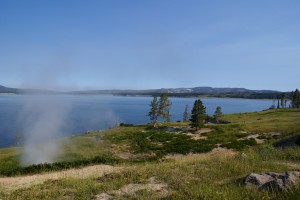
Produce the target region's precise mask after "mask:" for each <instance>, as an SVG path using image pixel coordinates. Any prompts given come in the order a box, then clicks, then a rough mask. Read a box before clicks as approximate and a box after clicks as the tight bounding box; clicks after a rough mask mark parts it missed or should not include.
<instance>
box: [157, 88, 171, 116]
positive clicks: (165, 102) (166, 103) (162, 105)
mask: <svg viewBox="0 0 300 200" xmlns="http://www.w3.org/2000/svg"><path fill="white" fill-rule="evenodd" d="M171 105H172V103H171V101H170V100H169V99H168V93H161V94H160V99H159V109H158V115H159V116H161V118H163V119H164V121H165V122H170V121H171V115H170V106H171Z"/></svg>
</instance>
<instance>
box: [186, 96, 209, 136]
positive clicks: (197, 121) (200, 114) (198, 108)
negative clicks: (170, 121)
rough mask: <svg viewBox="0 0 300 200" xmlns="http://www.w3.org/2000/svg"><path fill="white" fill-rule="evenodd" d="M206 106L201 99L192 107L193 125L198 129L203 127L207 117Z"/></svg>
mask: <svg viewBox="0 0 300 200" xmlns="http://www.w3.org/2000/svg"><path fill="white" fill-rule="evenodd" d="M205 109H206V108H205V107H204V106H203V104H202V101H201V100H200V99H198V100H196V101H195V103H194V107H193V109H192V116H191V119H190V121H191V124H190V125H191V127H192V128H195V129H196V131H197V130H199V129H200V128H201V127H203V125H204V123H205V118H206V111H205Z"/></svg>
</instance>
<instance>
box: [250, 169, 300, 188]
mask: <svg viewBox="0 0 300 200" xmlns="http://www.w3.org/2000/svg"><path fill="white" fill-rule="evenodd" d="M299 182H300V172H284V173H275V172H269V173H264V174H256V173H251V174H250V175H248V176H247V177H246V179H245V184H246V186H248V187H257V188H258V189H259V190H260V191H261V190H265V189H267V190H270V191H278V190H285V189H287V188H289V187H291V186H294V185H296V184H298V183H299Z"/></svg>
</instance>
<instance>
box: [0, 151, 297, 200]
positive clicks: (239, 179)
mask: <svg viewBox="0 0 300 200" xmlns="http://www.w3.org/2000/svg"><path fill="white" fill-rule="evenodd" d="M262 150H265V152H264V156H262V155H261V151H262ZM293 151H294V153H296V152H297V153H298V154H299V153H300V150H299V148H298V149H294V150H293ZM244 153H245V154H246V155H247V157H245V158H241V157H240V156H239V155H236V156H234V157H222V155H220V156H215V157H208V158H198V159H197V158H196V159H195V158H190V159H185V160H182V161H174V160H166V161H164V162H158V163H156V162H155V163H139V164H134V165H133V164H126V165H122V166H123V167H125V168H126V170H125V171H123V172H122V173H113V174H108V175H106V176H104V177H99V178H87V179H84V180H79V179H74V178H67V179H60V180H55V181H53V180H52V181H47V182H45V183H44V184H40V185H36V186H32V187H30V188H26V189H19V190H15V191H12V192H11V193H2V194H1V193H0V195H2V197H1V196H0V197H1V198H4V199H63V198H72V199H90V198H92V197H93V196H94V195H97V194H99V193H102V192H107V191H112V190H118V189H120V188H122V187H123V186H125V185H127V184H130V183H136V184H137V183H146V182H147V179H149V178H150V177H154V176H155V177H157V179H158V180H160V181H161V182H163V183H166V184H168V187H169V190H170V191H172V192H170V195H169V196H168V197H166V198H165V199H187V198H188V199H233V200H234V199H297V198H298V197H299V196H298V195H299V191H300V187H299V186H297V187H296V188H293V189H291V190H289V191H288V192H281V193H269V192H258V191H256V190H248V189H245V186H244V183H243V180H244V177H245V176H247V175H248V174H250V173H251V172H256V173H262V172H268V171H274V172H282V171H288V170H290V168H289V167H288V166H286V165H284V164H278V161H281V162H283V161H285V160H284V158H285V157H289V156H288V155H289V152H288V151H286V150H282V149H281V150H276V151H273V150H270V147H269V146H262V147H258V146H257V147H254V148H253V147H252V148H247V149H245V150H244ZM298 161H299V160H298ZM150 196H151V197H155V191H148V192H147V191H141V192H138V193H136V197H135V198H133V197H131V198H132V199H149V197H150ZM120 199H122V197H120ZM129 199H130V198H129ZM157 199H158V198H157Z"/></svg>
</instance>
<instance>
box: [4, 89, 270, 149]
mask: <svg viewBox="0 0 300 200" xmlns="http://www.w3.org/2000/svg"><path fill="white" fill-rule="evenodd" d="M151 100H152V97H121V96H102V95H44V96H43V95H9V94H7V95H6V94H2V95H0V147H8V146H12V145H13V144H14V138H15V135H16V133H22V134H24V135H26V133H28V132H31V131H34V132H44V131H45V130H48V132H49V131H50V132H51V131H53V133H54V132H60V134H57V133H54V134H55V135H60V136H68V135H75V134H81V133H84V132H86V131H88V130H99V129H106V128H109V127H112V126H114V125H115V124H117V123H120V122H124V123H132V124H145V123H148V122H149V118H148V117H147V113H148V111H149V103H150V101H151ZM170 100H171V102H172V106H171V109H170V113H171V115H172V117H171V120H172V121H176V120H182V116H183V112H184V109H185V105H186V104H188V106H189V110H191V109H192V106H193V103H194V101H195V100H196V98H170ZM201 100H202V102H203V103H204V106H206V111H207V113H208V114H209V115H212V114H213V112H214V110H215V108H216V107H217V106H221V107H222V111H223V113H226V114H227V113H241V112H253V111H261V110H264V109H267V108H269V107H270V106H271V105H272V104H273V101H272V100H250V99H229V98H202V99H201ZM45 139H47V138H45Z"/></svg>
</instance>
